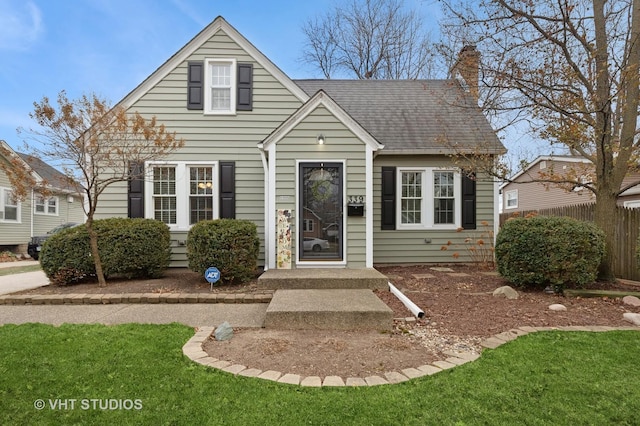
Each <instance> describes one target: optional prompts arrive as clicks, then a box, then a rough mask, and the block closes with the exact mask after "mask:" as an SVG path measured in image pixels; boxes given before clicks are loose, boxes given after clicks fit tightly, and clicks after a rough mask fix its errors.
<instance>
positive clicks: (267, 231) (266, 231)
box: [260, 144, 271, 272]
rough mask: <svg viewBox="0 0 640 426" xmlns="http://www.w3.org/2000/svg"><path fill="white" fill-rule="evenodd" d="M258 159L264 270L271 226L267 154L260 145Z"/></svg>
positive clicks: (267, 261) (267, 267)
mask: <svg viewBox="0 0 640 426" xmlns="http://www.w3.org/2000/svg"><path fill="white" fill-rule="evenodd" d="M260 145H262V144H260ZM260 159H261V160H262V168H263V169H264V270H265V272H266V271H268V270H269V251H270V249H271V232H270V231H271V228H270V226H269V224H270V223H271V221H270V219H269V215H270V214H271V209H270V208H269V163H267V156H266V155H265V153H264V149H262V146H260Z"/></svg>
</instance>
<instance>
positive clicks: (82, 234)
mask: <svg viewBox="0 0 640 426" xmlns="http://www.w3.org/2000/svg"><path fill="white" fill-rule="evenodd" d="M94 228H95V230H96V233H97V234H98V247H99V250H100V258H101V260H102V268H103V271H104V275H105V277H107V278H108V277H110V276H111V277H112V276H124V277H126V278H134V277H136V278H138V277H139V278H142V277H149V278H158V277H160V276H162V273H163V271H164V270H165V269H167V268H168V267H169V260H170V257H171V247H170V244H171V237H170V234H169V228H168V227H167V225H165V224H164V223H162V222H159V221H156V220H152V219H125V218H111V219H100V220H96V221H94ZM40 264H41V265H42V269H43V270H44V272H45V274H46V275H47V277H49V279H50V280H51V282H52V283H54V284H58V285H67V284H73V283H76V282H78V281H81V280H83V279H85V278H89V277H95V275H96V271H95V265H94V262H93V257H92V256H91V247H90V245H89V233H88V232H87V228H86V227H85V226H82V225H81V226H76V227H74V228H70V229H66V230H64V231H62V232H60V233H57V234H55V235H53V236H51V237H50V238H48V239H47V240H46V241H45V242H44V244H43V246H42V251H41V253H40Z"/></svg>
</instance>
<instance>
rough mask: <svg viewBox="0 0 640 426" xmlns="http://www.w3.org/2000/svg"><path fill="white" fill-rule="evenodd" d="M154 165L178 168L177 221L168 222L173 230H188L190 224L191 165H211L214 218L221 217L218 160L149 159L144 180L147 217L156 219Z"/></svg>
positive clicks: (145, 214)
mask: <svg viewBox="0 0 640 426" xmlns="http://www.w3.org/2000/svg"><path fill="white" fill-rule="evenodd" d="M154 167H175V168H176V223H175V224H167V226H169V229H171V230H172V231H181V230H182V231H188V230H189V229H191V226H193V225H190V224H189V217H190V211H189V206H190V203H189V196H190V194H189V183H190V182H189V181H190V176H189V167H211V168H212V171H211V174H212V176H211V177H212V184H213V194H212V197H213V219H218V218H219V217H220V208H219V200H220V182H219V180H220V179H219V173H218V161H149V162H147V163H145V170H146V173H145V176H146V178H145V182H144V185H145V187H144V194H145V196H144V212H145V213H144V216H145V218H147V219H154V218H155V215H154V206H153V168H154Z"/></svg>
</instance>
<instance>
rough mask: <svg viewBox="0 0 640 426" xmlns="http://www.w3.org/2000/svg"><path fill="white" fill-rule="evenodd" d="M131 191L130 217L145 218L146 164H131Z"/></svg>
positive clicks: (129, 191) (128, 206)
mask: <svg viewBox="0 0 640 426" xmlns="http://www.w3.org/2000/svg"><path fill="white" fill-rule="evenodd" d="M128 184H129V189H128V194H127V214H128V215H129V217H131V218H134V217H144V164H143V163H135V162H131V163H129V182H128Z"/></svg>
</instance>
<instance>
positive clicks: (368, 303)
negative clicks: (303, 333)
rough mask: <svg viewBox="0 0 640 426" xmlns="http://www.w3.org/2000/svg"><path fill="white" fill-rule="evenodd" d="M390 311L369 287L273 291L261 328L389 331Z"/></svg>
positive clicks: (391, 314)
mask: <svg viewBox="0 0 640 426" xmlns="http://www.w3.org/2000/svg"><path fill="white" fill-rule="evenodd" d="M392 325H393V311H392V310H391V309H390V308H389V307H388V306H387V305H385V304H384V303H383V302H382V301H381V300H380V299H378V297H376V295H375V294H374V293H373V291H371V290H366V289H308V290H301V289H291V290H289V289H284V290H276V292H275V293H274V294H273V298H272V299H271V303H270V304H269V306H268V308H267V315H266V317H265V321H264V326H265V328H275V329H289V330H291V329H294V330H303V329H321V330H357V329H368V330H391V328H392Z"/></svg>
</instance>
